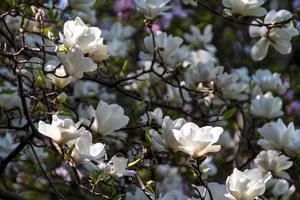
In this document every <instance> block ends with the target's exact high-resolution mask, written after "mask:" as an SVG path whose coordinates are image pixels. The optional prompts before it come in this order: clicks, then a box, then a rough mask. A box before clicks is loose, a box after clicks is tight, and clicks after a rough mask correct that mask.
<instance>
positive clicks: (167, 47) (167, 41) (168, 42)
mask: <svg viewBox="0 0 300 200" xmlns="http://www.w3.org/2000/svg"><path fill="white" fill-rule="evenodd" d="M154 40H155V47H156V48H158V55H157V56H156V57H157V59H159V60H160V61H163V60H167V59H168V58H169V57H170V56H172V55H173V54H174V53H175V51H176V49H177V48H178V47H179V46H180V45H181V43H182V42H183V40H182V39H181V38H179V37H173V36H172V35H169V36H168V35H167V33H163V32H162V33H159V34H158V35H156V36H155V38H154ZM144 43H145V47H146V49H147V51H148V52H149V53H150V54H153V53H154V51H155V49H154V45H153V39H152V36H151V35H149V36H147V37H145V39H144ZM140 58H142V59H144V60H146V59H147V58H148V59H149V60H151V59H152V57H151V56H149V55H147V54H146V55H145V54H144V53H140ZM161 59H162V60H161Z"/></svg>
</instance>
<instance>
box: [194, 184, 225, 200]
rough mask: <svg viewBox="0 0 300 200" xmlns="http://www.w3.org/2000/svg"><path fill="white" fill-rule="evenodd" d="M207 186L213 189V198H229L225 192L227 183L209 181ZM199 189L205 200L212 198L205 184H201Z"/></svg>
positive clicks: (218, 199) (222, 199)
mask: <svg viewBox="0 0 300 200" xmlns="http://www.w3.org/2000/svg"><path fill="white" fill-rule="evenodd" d="M207 186H208V188H209V190H210V191H211V194H212V198H213V199H216V200H229V198H228V197H226V196H225V194H226V193H227V190H226V186H225V185H223V184H219V183H215V182H211V183H208V184H207ZM198 190H199V192H200V194H201V195H202V196H203V197H204V200H211V199H210V195H209V193H208V191H207V189H206V188H205V187H204V186H199V187H198ZM204 195H205V196H204ZM193 199H194V198H193Z"/></svg>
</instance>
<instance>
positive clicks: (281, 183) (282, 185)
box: [272, 179, 296, 200]
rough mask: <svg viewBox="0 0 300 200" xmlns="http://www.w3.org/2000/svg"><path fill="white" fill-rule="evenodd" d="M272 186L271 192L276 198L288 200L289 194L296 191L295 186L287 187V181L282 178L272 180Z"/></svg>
mask: <svg viewBox="0 0 300 200" xmlns="http://www.w3.org/2000/svg"><path fill="white" fill-rule="evenodd" d="M274 181H275V183H274V186H273V189H272V194H273V195H274V196H275V197H276V198H277V199H278V200H288V199H290V196H291V195H292V194H293V193H294V192H295V191H296V187H295V186H294V185H292V186H291V187H289V183H288V182H287V181H286V180H284V179H276V180H274Z"/></svg>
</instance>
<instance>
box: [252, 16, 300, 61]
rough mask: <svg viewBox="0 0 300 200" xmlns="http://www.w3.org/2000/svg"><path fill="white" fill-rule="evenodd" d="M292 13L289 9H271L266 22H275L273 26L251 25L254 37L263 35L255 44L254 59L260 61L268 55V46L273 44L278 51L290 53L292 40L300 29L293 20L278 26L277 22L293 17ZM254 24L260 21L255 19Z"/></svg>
mask: <svg viewBox="0 0 300 200" xmlns="http://www.w3.org/2000/svg"><path fill="white" fill-rule="evenodd" d="M292 16H293V15H292V13H290V12H289V11H287V10H280V11H278V12H276V11H274V10H271V11H270V12H268V14H267V15H266V17H265V20H264V23H265V24H273V27H272V26H271V27H269V28H267V27H266V26H250V28H249V34H250V36H251V37H252V38H255V37H261V38H260V40H259V41H258V42H257V43H256V44H255V45H254V46H253V48H252V50H251V56H252V58H253V60H256V61H259V60H262V59H264V58H265V57H266V55H267V53H268V48H269V46H270V45H271V46H272V47H274V49H275V50H276V51H278V52H279V53H281V54H284V55H285V54H289V53H291V51H292V44H291V42H290V40H291V39H292V38H293V37H294V36H296V35H298V34H299V33H298V30H297V29H296V28H295V27H294V24H293V22H292V21H290V22H288V23H285V24H284V25H281V26H278V24H277V25H276V23H284V22H286V21H287V20H289V19H291V18H292ZM252 23H253V24H258V22H256V21H253V22H252Z"/></svg>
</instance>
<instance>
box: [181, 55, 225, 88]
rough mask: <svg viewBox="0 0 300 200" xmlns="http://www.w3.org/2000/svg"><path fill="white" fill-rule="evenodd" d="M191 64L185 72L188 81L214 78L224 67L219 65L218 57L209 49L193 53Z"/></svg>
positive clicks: (204, 80)
mask: <svg viewBox="0 0 300 200" xmlns="http://www.w3.org/2000/svg"><path fill="white" fill-rule="evenodd" d="M191 61H192V64H191V66H190V67H189V68H188V69H187V72H186V73H185V80H186V82H187V83H196V84H198V83H202V82H210V81H212V80H214V79H215V78H216V77H217V75H218V74H220V73H222V72H223V67H217V66H216V64H217V63H218V60H217V58H216V57H215V56H214V55H213V54H211V53H210V52H208V51H204V50H199V51H197V52H192V53H191Z"/></svg>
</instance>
